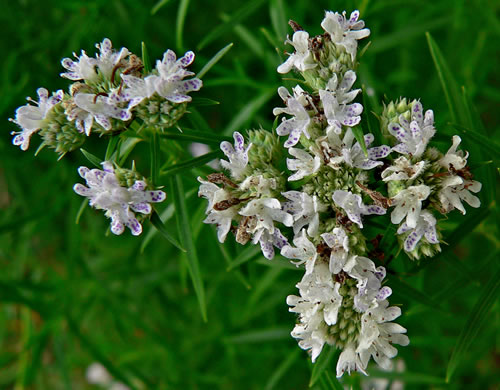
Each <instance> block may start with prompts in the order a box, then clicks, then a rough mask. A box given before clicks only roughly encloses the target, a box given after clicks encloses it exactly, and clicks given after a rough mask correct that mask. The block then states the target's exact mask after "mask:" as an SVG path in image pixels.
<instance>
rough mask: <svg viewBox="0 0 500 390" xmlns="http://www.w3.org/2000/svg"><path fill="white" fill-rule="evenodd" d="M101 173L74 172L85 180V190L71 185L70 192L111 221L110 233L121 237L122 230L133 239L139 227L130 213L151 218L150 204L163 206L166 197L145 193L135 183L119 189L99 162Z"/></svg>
mask: <svg viewBox="0 0 500 390" xmlns="http://www.w3.org/2000/svg"><path fill="white" fill-rule="evenodd" d="M102 165H103V170H100V169H88V168H87V167H80V168H78V173H79V174H80V176H81V177H82V178H83V179H85V181H86V184H87V186H88V187H85V186H84V185H82V184H79V183H78V184H75V185H74V187H73V189H74V191H75V192H76V193H77V194H78V195H81V196H85V197H87V198H89V204H90V205H91V206H92V207H94V208H96V209H101V210H105V211H106V212H105V215H106V217H108V218H111V232H112V233H114V234H118V235H119V234H122V233H123V231H124V230H125V226H126V227H128V228H129V229H130V231H131V233H132V234H133V235H134V236H137V235H139V234H141V232H142V226H141V224H140V223H139V221H138V220H137V219H136V217H135V214H134V212H138V213H141V214H145V215H148V214H151V212H152V210H153V209H152V207H151V204H150V203H158V202H163V201H164V200H165V198H166V195H165V193H164V192H163V191H150V190H147V184H146V182H145V181H143V180H136V181H135V183H134V184H133V185H132V186H131V187H125V186H122V185H121V184H120V182H119V180H118V177H117V175H116V173H115V170H114V168H113V165H112V164H111V163H110V162H107V161H106V162H103V164H102Z"/></svg>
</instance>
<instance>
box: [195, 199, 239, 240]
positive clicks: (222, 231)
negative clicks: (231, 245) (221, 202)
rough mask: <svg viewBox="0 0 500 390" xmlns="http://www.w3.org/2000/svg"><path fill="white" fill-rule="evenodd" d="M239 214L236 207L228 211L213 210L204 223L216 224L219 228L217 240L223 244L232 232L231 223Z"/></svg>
mask: <svg viewBox="0 0 500 390" xmlns="http://www.w3.org/2000/svg"><path fill="white" fill-rule="evenodd" d="M237 214H238V211H237V209H236V208H235V207H229V208H228V209H226V210H221V211H218V210H212V211H210V213H208V215H207V217H206V218H205V219H204V220H203V223H209V224H214V225H216V226H217V238H218V240H219V242H221V243H223V242H224V241H225V240H226V237H227V234H228V233H229V231H230V230H231V222H232V220H233V219H234V218H235V217H236V215H237Z"/></svg>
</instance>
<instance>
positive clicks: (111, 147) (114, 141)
mask: <svg viewBox="0 0 500 390" xmlns="http://www.w3.org/2000/svg"><path fill="white" fill-rule="evenodd" d="M119 141H120V137H117V136H114V137H110V139H109V142H108V147H107V148H106V155H105V157H104V160H105V161H110V160H111V159H112V156H113V153H114V152H115V150H116V146H117V145H118V142H119Z"/></svg>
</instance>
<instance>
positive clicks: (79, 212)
mask: <svg viewBox="0 0 500 390" xmlns="http://www.w3.org/2000/svg"><path fill="white" fill-rule="evenodd" d="M88 204H89V200H88V199H87V198H85V199H84V200H82V204H81V205H80V208H79V209H78V212H77V213H76V217H75V223H76V224H77V225H78V224H79V223H80V218H81V217H82V215H83V212H84V211H85V208H86V207H87V205H88Z"/></svg>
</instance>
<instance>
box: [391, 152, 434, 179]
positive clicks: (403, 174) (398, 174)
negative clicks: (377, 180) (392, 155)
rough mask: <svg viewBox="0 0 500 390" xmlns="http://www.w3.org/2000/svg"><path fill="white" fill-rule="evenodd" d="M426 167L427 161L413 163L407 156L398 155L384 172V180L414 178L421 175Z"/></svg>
mask: <svg viewBox="0 0 500 390" xmlns="http://www.w3.org/2000/svg"><path fill="white" fill-rule="evenodd" d="M424 168H425V161H424V160H422V161H419V162H417V163H415V164H412V163H411V161H410V160H409V159H407V158H406V157H405V156H401V157H398V158H397V159H396V160H394V162H393V164H392V165H391V166H390V167H388V168H386V169H385V170H384V171H383V172H382V180H383V181H385V182H388V181H391V180H414V179H416V178H417V177H419V176H420V175H421V174H422V172H423V171H424Z"/></svg>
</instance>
